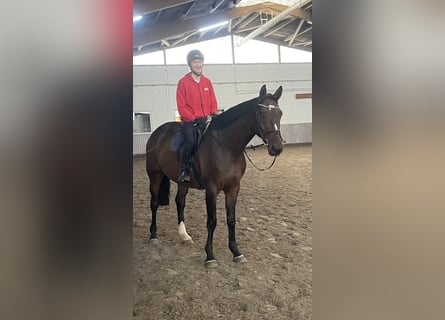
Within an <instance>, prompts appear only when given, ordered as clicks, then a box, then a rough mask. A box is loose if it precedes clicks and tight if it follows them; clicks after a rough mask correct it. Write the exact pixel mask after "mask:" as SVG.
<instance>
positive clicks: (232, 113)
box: [212, 98, 259, 129]
mask: <svg viewBox="0 0 445 320" xmlns="http://www.w3.org/2000/svg"><path fill="white" fill-rule="evenodd" d="M257 103H259V99H258V98H253V99H250V100H248V101H244V102H241V103H240V104H238V105H236V106H233V107H231V108H230V109H228V110H227V111H224V112H223V113H221V114H219V115H217V116H215V117H214V118H213V121H212V128H213V129H223V128H225V127H227V126H228V125H230V124H232V123H234V122H235V121H236V120H237V119H239V118H241V117H243V116H244V115H245V114H246V113H247V112H249V111H250V110H252V109H251V108H252V106H253V105H254V104H257Z"/></svg>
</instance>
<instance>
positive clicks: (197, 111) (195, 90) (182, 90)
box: [176, 73, 218, 122]
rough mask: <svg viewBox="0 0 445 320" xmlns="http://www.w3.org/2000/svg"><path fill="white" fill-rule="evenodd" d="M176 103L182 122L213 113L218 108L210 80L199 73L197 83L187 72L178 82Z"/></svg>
mask: <svg viewBox="0 0 445 320" xmlns="http://www.w3.org/2000/svg"><path fill="white" fill-rule="evenodd" d="M176 103H177V105H178V112H179V114H180V116H181V120H182V121H183V122H192V121H194V120H195V119H196V118H201V117H206V116H208V115H210V114H215V113H216V110H217V108H218V104H217V102H216V96H215V91H214V89H213V85H212V82H211V81H210V80H209V79H208V78H206V77H205V76H204V75H202V74H201V79H200V81H199V83H197V82H196V81H195V79H193V77H192V74H191V73H187V74H186V75H185V76H184V77H182V78H181V80H179V82H178V88H177V89H176Z"/></svg>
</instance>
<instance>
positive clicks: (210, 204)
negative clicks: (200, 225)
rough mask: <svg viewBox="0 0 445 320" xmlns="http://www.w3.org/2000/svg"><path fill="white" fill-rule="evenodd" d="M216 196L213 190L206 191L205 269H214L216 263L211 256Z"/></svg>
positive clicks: (215, 221)
mask: <svg viewBox="0 0 445 320" xmlns="http://www.w3.org/2000/svg"><path fill="white" fill-rule="evenodd" d="M216 196H217V192H216V190H213V189H209V188H208V189H207V190H206V207H207V232H208V234H207V243H206V246H205V250H206V253H207V259H206V262H205V266H206V268H215V267H217V266H218V263H217V262H216V260H215V256H214V255H213V232H214V231H215V228H216V224H217V219H216Z"/></svg>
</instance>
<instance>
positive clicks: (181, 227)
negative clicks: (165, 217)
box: [178, 221, 192, 241]
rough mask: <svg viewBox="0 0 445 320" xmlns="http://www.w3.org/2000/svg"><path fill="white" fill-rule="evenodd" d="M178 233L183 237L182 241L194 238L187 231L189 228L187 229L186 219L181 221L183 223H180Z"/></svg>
mask: <svg viewBox="0 0 445 320" xmlns="http://www.w3.org/2000/svg"><path fill="white" fill-rule="evenodd" d="M178 233H179V237H180V238H181V240H182V241H190V240H192V237H190V236H189V234H188V233H187V230H185V224H184V221H181V223H180V224H179V227H178Z"/></svg>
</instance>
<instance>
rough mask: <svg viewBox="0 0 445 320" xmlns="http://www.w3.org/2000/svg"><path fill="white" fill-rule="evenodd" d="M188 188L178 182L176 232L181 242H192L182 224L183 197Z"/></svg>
mask: <svg viewBox="0 0 445 320" xmlns="http://www.w3.org/2000/svg"><path fill="white" fill-rule="evenodd" d="M188 190H189V188H188V187H187V186H184V185H183V184H180V183H179V184H178V192H177V193H176V198H175V202H176V211H177V212H178V234H179V237H180V238H181V240H182V241H183V242H193V240H192V237H191V236H190V235H189V234H188V233H187V230H186V229H185V224H184V208H185V197H186V196H187V192H188Z"/></svg>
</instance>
